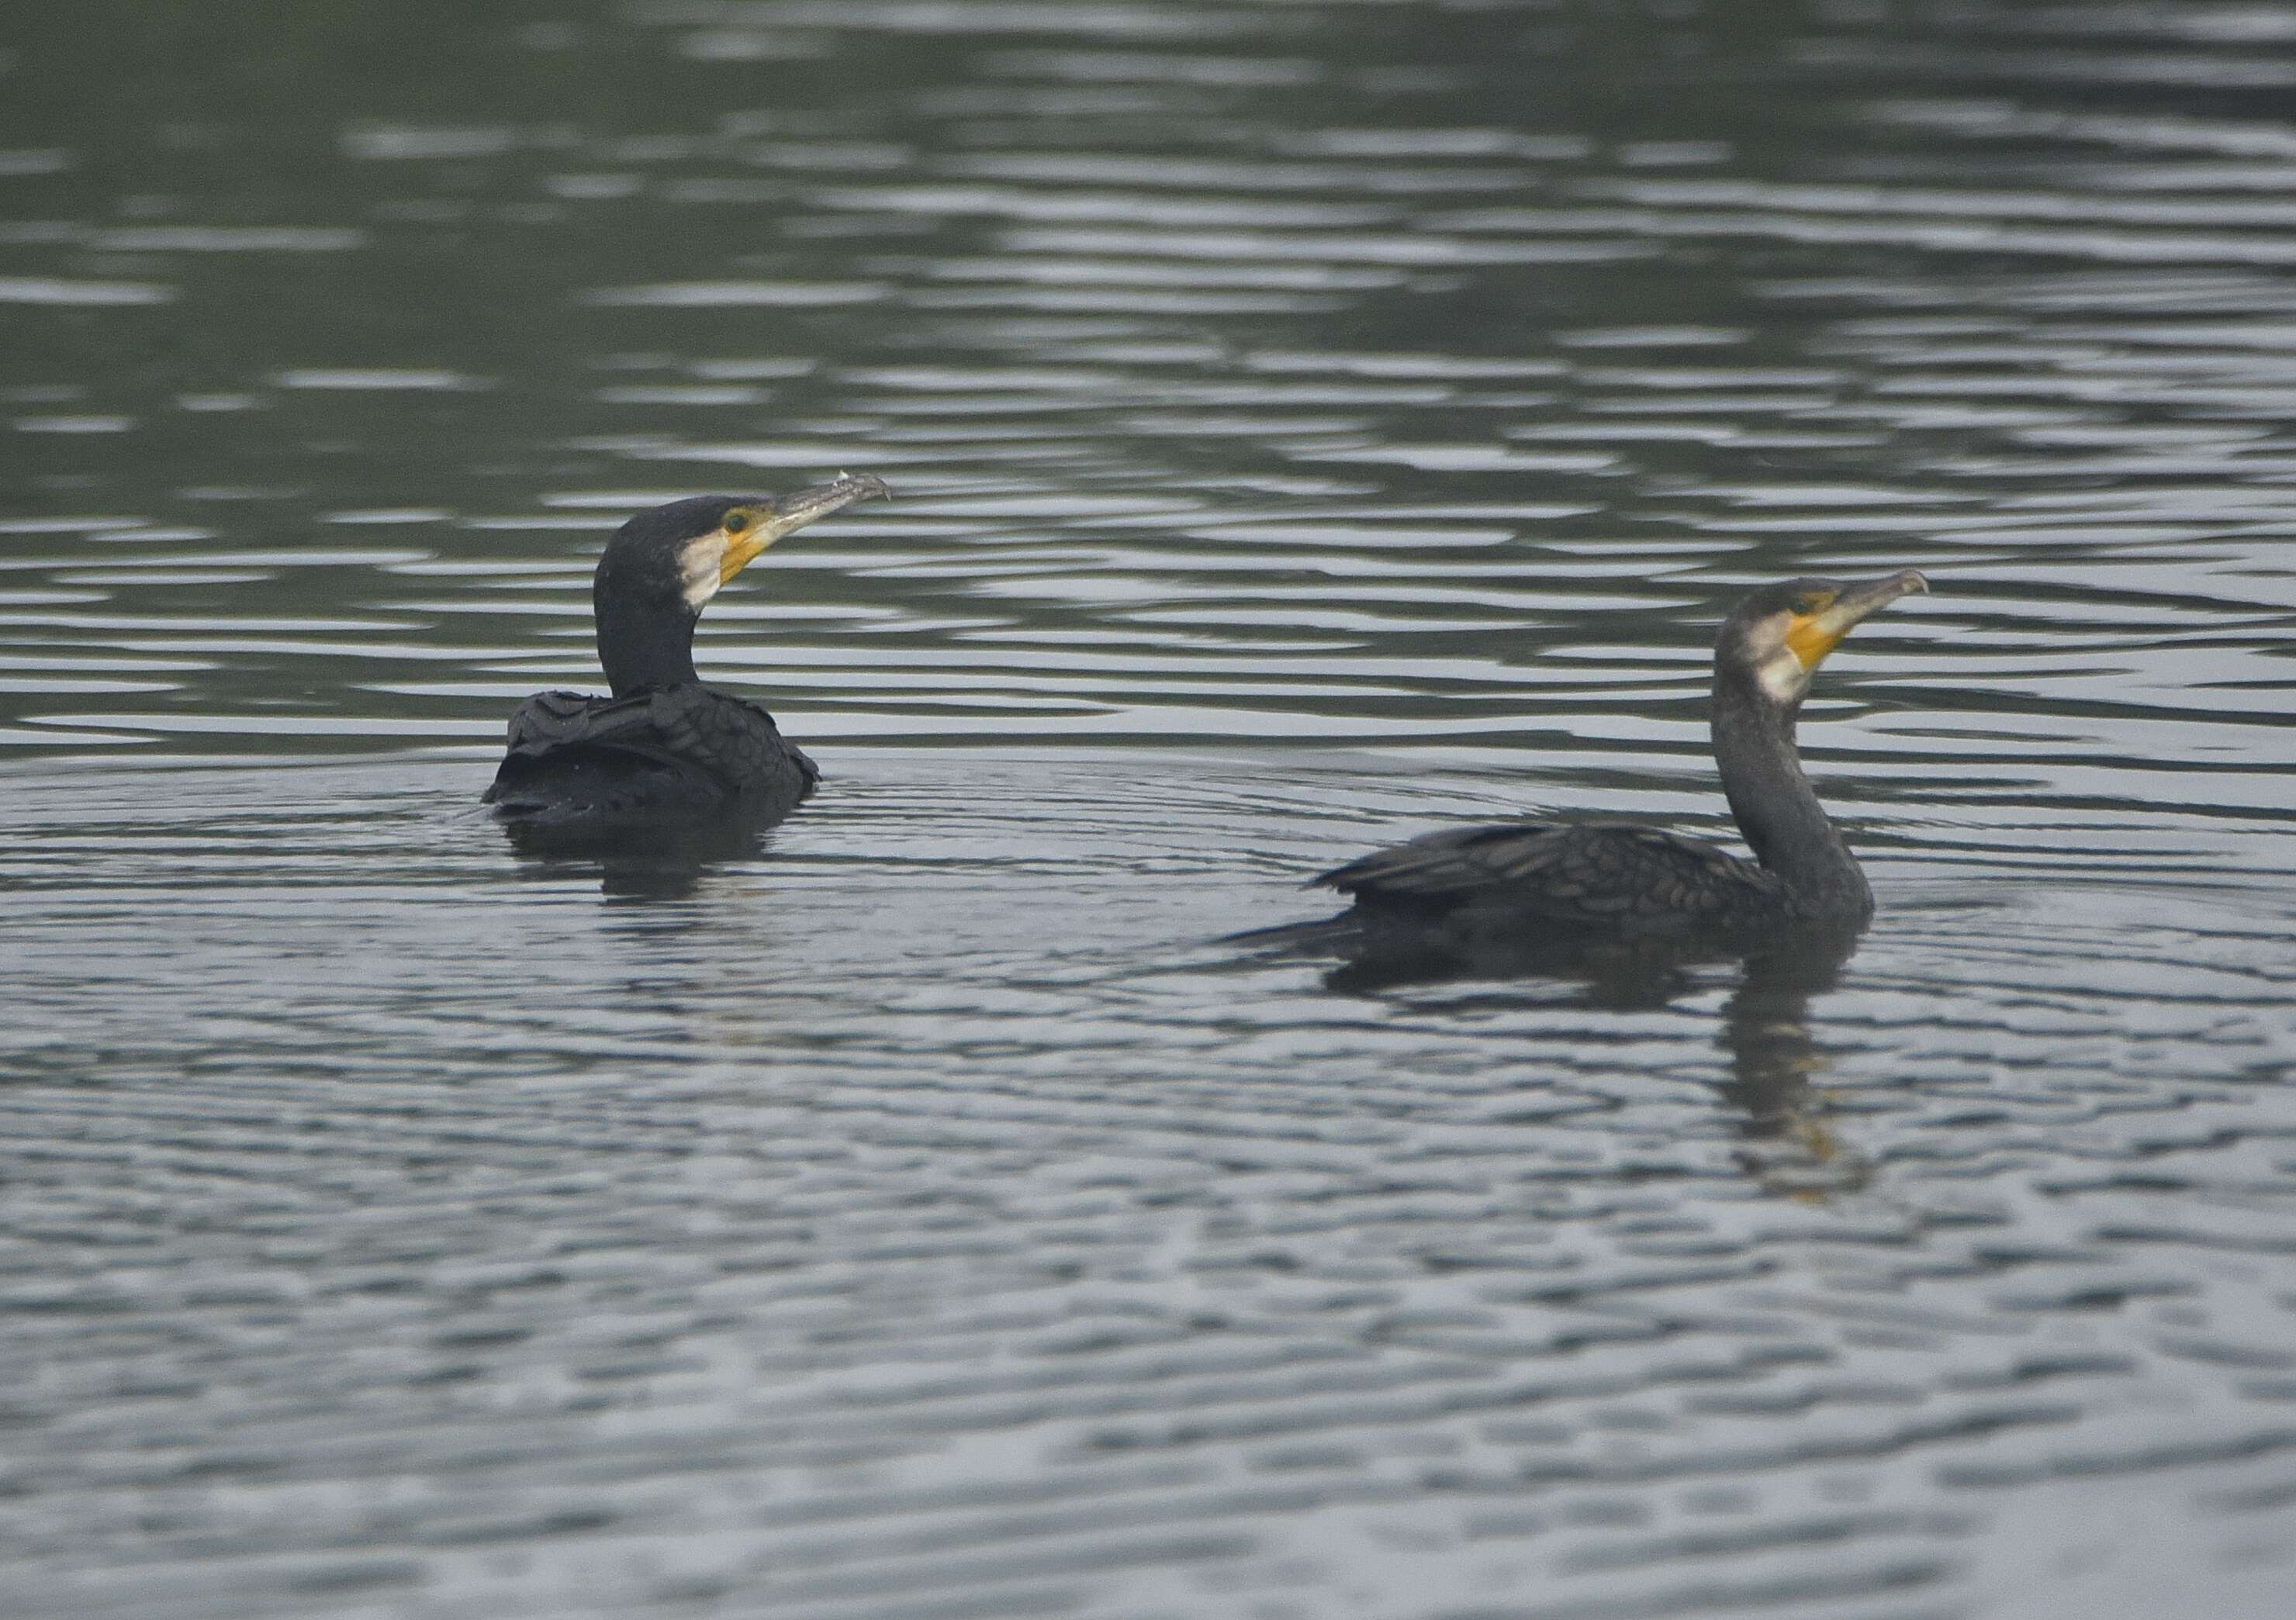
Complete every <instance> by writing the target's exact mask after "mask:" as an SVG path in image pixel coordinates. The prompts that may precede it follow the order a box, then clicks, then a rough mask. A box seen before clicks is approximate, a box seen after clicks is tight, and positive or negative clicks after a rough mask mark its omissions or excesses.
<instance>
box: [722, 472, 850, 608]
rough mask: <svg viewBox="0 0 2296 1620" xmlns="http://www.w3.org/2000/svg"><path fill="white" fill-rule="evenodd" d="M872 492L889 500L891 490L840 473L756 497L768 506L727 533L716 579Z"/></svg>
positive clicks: (725, 577)
mask: <svg viewBox="0 0 2296 1620" xmlns="http://www.w3.org/2000/svg"><path fill="white" fill-rule="evenodd" d="M872 495H875V496H877V497H878V498H879V499H881V500H887V501H890V500H891V499H892V498H893V492H892V491H891V490H890V489H888V488H886V487H885V481H884V479H874V478H871V477H870V476H869V475H868V474H866V473H863V474H860V475H859V476H857V477H850V478H847V477H840V478H838V479H835V480H833V481H832V482H830V483H827V484H816V485H815V486H814V487H812V488H810V489H800V490H799V491H798V492H797V493H796V494H795V495H788V496H785V497H783V499H781V500H778V501H759V502H757V503H756V504H757V505H758V506H760V507H765V508H767V509H768V511H769V514H770V515H768V516H767V517H765V518H762V519H760V520H758V521H757V522H755V523H753V524H751V525H750V527H749V528H748V529H746V530H745V531H743V532H742V534H741V535H739V536H729V537H728V538H727V540H726V550H725V552H724V554H723V555H722V556H721V557H720V558H719V559H718V562H717V583H718V584H720V585H724V584H725V583H726V581H727V580H729V579H731V578H733V577H734V575H736V574H738V573H740V572H741V571H742V569H745V568H747V567H749V566H750V563H751V562H752V561H754V560H756V559H757V556H758V552H762V551H764V550H765V549H766V547H767V546H769V545H771V544H773V543H774V542H775V541H776V540H778V539H780V538H781V537H782V536H783V535H787V534H792V533H794V532H796V531H797V530H799V529H800V528H804V527H805V526H806V525H807V524H808V523H810V522H812V521H813V520H815V519H816V518H825V517H827V516H828V515H829V514H830V513H831V512H833V511H839V510H840V509H841V508H843V507H847V506H850V505H852V504H853V503H854V502H856V501H865V500H867V499H868V498H869V497H870V496H872Z"/></svg>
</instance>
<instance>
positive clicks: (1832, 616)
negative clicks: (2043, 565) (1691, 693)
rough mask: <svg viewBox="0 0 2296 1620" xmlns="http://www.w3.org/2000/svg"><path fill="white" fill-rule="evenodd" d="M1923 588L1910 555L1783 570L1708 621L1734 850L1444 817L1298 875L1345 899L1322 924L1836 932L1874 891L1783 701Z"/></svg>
mask: <svg viewBox="0 0 2296 1620" xmlns="http://www.w3.org/2000/svg"><path fill="white" fill-rule="evenodd" d="M1928 589H1929V582H1928V581H1927V580H1926V579H1924V578H1923V577H1922V576H1921V575H1920V574H1918V573H1915V571H1914V570H1912V569H1906V570H1904V571H1903V572H1900V573H1896V574H1891V575H1890V576H1889V577H1887V578H1883V579H1875V580H1870V581H1866V582H1862V583H1857V584H1844V583H1842V582H1841V581H1839V580H1833V579H1796V580H1791V581H1788V582H1787V583H1785V584H1784V585H1766V586H1764V587H1763V588H1762V589H1760V590H1759V591H1756V592H1754V593H1752V594H1751V595H1750V596H1748V597H1747V598H1745V600H1744V601H1741V602H1739V603H1738V605H1737V606H1736V607H1735V608H1734V609H1733V610H1732V611H1731V613H1730V616H1729V617H1728V618H1726V619H1724V620H1723V622H1722V631H1721V634H1720V636H1719V637H1718V640H1717V642H1716V644H1715V649H1714V697H1713V711H1712V724H1713V733H1714V757H1715V762H1716V764H1717V765H1719V766H1720V768H1721V775H1722V791H1723V793H1724V794H1725V795H1726V797H1727V798H1728V799H1729V801H1730V810H1731V814H1734V816H1736V817H1737V820H1738V828H1739V830H1740V831H1741V832H1743V833H1744V834H1745V838H1746V842H1747V843H1748V844H1749V845H1751V847H1752V848H1753V851H1754V858H1753V859H1752V860H1751V861H1749V860H1745V859H1743V858H1742V857H1740V856H1738V855H1731V854H1730V853H1728V852H1727V851H1726V850H1724V849H1721V848H1719V847H1716V846H1715V845H1712V844H1710V843H1707V842H1705V841H1704V840H1702V839H1689V838H1683V837H1680V836H1678V835H1677V834H1675V833H1671V832H1662V831H1660V830H1658V829H1656V828H1652V827H1636V826H1621V825H1616V824H1609V825H1606V824H1602V823H1571V822H1537V821H1530V822H1509V823H1506V824H1505V825H1501V826H1494V827H1462V828H1454V829H1447V830H1444V831H1441V832H1431V833H1428V834H1426V835H1425V836H1424V837H1421V838H1416V839H1412V840H1410V841H1409V842H1408V843H1404V844H1398V845H1395V846H1394V847H1391V848H1387V849H1382V850H1378V851H1376V852H1374V854H1371V855H1365V856H1364V857H1363V858H1362V859H1360V860H1356V861H1350V862H1349V863H1348V864H1346V865H1345V866H1341V867H1340V868H1338V869H1336V870H1335V871H1328V872H1325V873H1324V875H1323V876H1322V877H1320V878H1317V879H1316V880H1315V881H1316V883H1319V884H1321V885H1324V886H1325V887H1327V888H1335V889H1338V890H1339V891H1340V892H1341V893H1342V894H1344V895H1348V896H1352V897H1353V899H1354V901H1355V906H1354V908H1353V910H1352V911H1350V912H1347V913H1345V914H1344V915H1343V916H1342V917H1341V918H1338V919H1334V920H1333V924H1334V925H1335V926H1336V925H1344V926H1345V929H1346V931H1347V932H1348V933H1349V934H1350V935H1351V936H1352V937H1354V938H1355V939H1356V940H1357V941H1358V942H1360V943H1362V944H1365V945H1371V946H1373V947H1374V948H1378V947H1381V946H1385V947H1389V948H1393V947H1395V946H1397V945H1405V944H1406V943H1408V944H1409V945H1412V946H1413V947H1414V948H1432V949H1435V950H1448V951H1455V952H1459V953H1465V954H1471V955H1477V956H1480V955H1483V954H1486V953H1488V949H1489V947H1491V946H1493V945H1502V944H1508V943H1512V944H1515V945H1521V946H1525V947H1533V950H1532V951H1531V952H1530V953H1529V954H1530V956H1531V957H1532V958H1536V957H1538V955H1540V954H1542V953H1545V954H1551V953H1553V952H1554V951H1569V950H1570V949H1572V948H1574V947H1578V946H1587V945H1601V946H1603V947H1606V948H1614V947H1616V946H1617V945H1619V944H1620V942H1622V941H1628V942H1630V941H1633V940H1636V939H1643V940H1647V941H1652V942H1653V943H1655V942H1657V941H1658V940H1659V939H1660V938H1661V937H1666V936H1672V937H1677V938H1687V937H1698V938H1701V939H1705V940H1713V941H1726V942H1735V943H1738V944H1741V945H1749V946H1751V945H1765V944H1768V943H1770V942H1773V941H1774V940H1775V938H1776V937H1777V936H1778V934H1779V932H1780V931H1781V930H1782V929H1784V930H1791V931H1793V932H1796V933H1799V934H1802V935H1813V934H1816V933H1818V932H1821V931H1825V932H1834V933H1839V932H1841V931H1842V930H1849V932H1850V933H1851V934H1852V936H1853V937H1854V932H1855V930H1856V929H1859V928H1862V927H1863V926H1864V924H1865V923H1866V920H1868V919H1870V918H1871V917H1872V915H1873V912H1874V891H1873V890H1872V889H1871V888H1868V887H1867V885H1866V874H1865V873H1864V872H1863V871H1860V870H1859V868H1858V865H1857V857H1856V856H1854V855H1851V854H1850V853H1849V846H1848V845H1847V844H1845V843H1843V842H1842V839H1841V833H1840V832H1839V831H1838V830H1835V828H1834V825H1833V822H1832V821H1830V820H1828V819H1827V817H1826V814H1825V809H1824V807H1823V806H1820V805H1819V804H1818V802H1817V795H1816V793H1815V792H1813V791H1812V790H1811V789H1810V785H1809V779H1808V777H1807V776H1805V775H1803V774H1802V768H1801V758H1800V755H1799V753H1797V752H1796V750H1795V748H1794V717H1795V716H1796V715H1797V714H1798V713H1799V712H1800V708H1801V701H1802V698H1803V696H1804V694H1806V693H1807V692H1808V690H1809V681H1810V675H1811V674H1812V673H1813V672H1814V671H1815V670H1816V668H1817V667H1818V665H1819V664H1820V663H1821V662H1822V661H1824V659H1825V655H1826V654H1827V653H1829V652H1831V651H1833V649H1834V646H1835V645H1836V644H1837V643H1838V642H1840V641H1841V638H1842V637H1843V636H1844V635H1846V634H1849V631H1850V629H1851V627H1852V626H1856V625H1857V623H1858V622H1859V621H1860V620H1862V619H1864V618H1866V617H1868V616H1869V615H1871V614H1873V613H1874V612H1876V611H1878V610H1881V609H1882V608H1884V607H1887V606H1888V605H1889V604H1890V602H1893V601H1897V599H1898V597H1900V596H1903V595H1905V594H1906V593H1907V592H1910V591H1926V590H1928ZM1309 926H1310V927H1311V928H1312V927H1315V926H1316V925H1309ZM1271 932H1275V930H1271ZM1331 938H1332V937H1330V936H1326V939H1327V940H1330V939H1331Z"/></svg>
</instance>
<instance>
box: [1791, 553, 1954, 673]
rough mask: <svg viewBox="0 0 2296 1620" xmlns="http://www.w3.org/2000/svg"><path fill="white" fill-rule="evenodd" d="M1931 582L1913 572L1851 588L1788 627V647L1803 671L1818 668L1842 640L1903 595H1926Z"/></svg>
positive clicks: (1798, 618) (1870, 581) (1914, 570)
mask: <svg viewBox="0 0 2296 1620" xmlns="http://www.w3.org/2000/svg"><path fill="white" fill-rule="evenodd" d="M1929 588H1930V582H1929V581H1928V579H1926V578H1925V577H1923V576H1922V574H1921V573H1920V572H1919V571H1918V570H1916V569H1899V570H1898V572H1896V573H1894V574H1891V575H1889V576H1888V577H1884V578H1881V579H1869V580H1867V581H1866V582H1865V583H1864V584H1863V585H1851V586H1850V587H1849V589H1848V590H1845V591H1844V592H1842V593H1841V595H1839V596H1837V597H1835V598H1834V599H1833V601H1830V602H1828V603H1826V604H1825V606H1824V607H1823V608H1820V609H1819V610H1817V611H1816V612H1815V613H1803V614H1798V615H1796V616H1795V618H1794V620H1793V622H1792V624H1791V625H1789V626H1787V627H1786V645H1787V646H1789V647H1791V648H1792V649H1793V655H1794V657H1795V658H1797V659H1800V661H1801V667H1803V668H1804V669H1815V668H1816V667H1818V665H1819V664H1821V663H1823V662H1824V661H1825V655H1826V654H1827V653H1829V652H1831V651H1833V650H1834V648H1835V647H1837V646H1839V645H1840V644H1841V638H1842V637H1843V636H1845V635H1847V634H1849V633H1850V631H1852V630H1854V629H1855V628H1857V626H1858V625H1860V624H1862V623H1864V622H1865V621H1866V619H1868V618H1872V617H1873V616H1874V614H1876V613H1879V612H1880V611H1881V610H1882V609H1884V608H1886V607H1888V606H1889V605H1890V603H1891V602H1893V601H1897V600H1898V598H1899V597H1900V596H1905V595H1908V594H1911V593H1914V592H1916V591H1920V592H1926V591H1927V590H1928V589H1929Z"/></svg>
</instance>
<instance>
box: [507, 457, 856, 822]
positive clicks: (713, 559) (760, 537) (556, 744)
mask: <svg viewBox="0 0 2296 1620" xmlns="http://www.w3.org/2000/svg"><path fill="white" fill-rule="evenodd" d="M870 495H880V496H882V495H890V491H889V490H887V489H886V487H885V486H884V485H883V484H882V483H881V482H880V481H879V480H878V479H873V478H865V477H864V478H840V479H837V480H836V481H835V482H833V483H829V484H823V485H819V486H816V487H814V488H811V489H805V490H800V491H799V492H798V493H797V494H796V495H790V496H788V497H786V498H784V499H782V500H779V501H775V500H773V499H770V498H767V497H765V496H751V497H744V498H738V499H737V498H734V497H732V496H726V495H700V496H696V497H694V498H693V499H692V500H686V501H673V502H671V503H669V504H668V505H667V506H657V507H654V508H653V509H652V510H651V511H642V512H640V513H638V514H637V515H636V516H635V517H634V518H632V519H631V520H629V521H628V522H627V523H625V524H623V525H622V527H621V528H620V529H619V531H618V532H617V533H616V534H615V536H614V537H613V539H612V540H611V541H610V542H608V543H607V545H606V551H605V554H604V555H603V557H601V558H599V560H598V571H597V574H596V576H595V577H594V580H593V582H592V586H591V603H592V610H593V612H594V615H595V617H596V620H597V630H598V661H599V663H600V664H601V665H603V667H604V668H605V672H606V680H607V683H608V684H609V685H610V686H611V688H612V696H611V697H605V698H598V697H589V696H585V695H584V694H582V693H579V692H570V691H545V692H541V693H538V694H537V695H536V696H534V697H532V698H529V699H528V700H526V701H525V702H524V703H522V704H521V705H520V706H519V708H518V711H517V712H516V713H515V714H513V715H512V716H511V721H510V749H509V752H508V753H507V754H505V755H504V757H503V762H502V765H501V767H500V768H499V769H498V770H496V773H495V780H494V784H493V785H492V786H491V787H489V788H488V790H486V794H485V799H484V802H486V803H488V804H489V805H492V806H494V807H495V812H496V814H497V815H498V816H499V817H500V818H501V819H502V820H503V822H504V823H505V824H507V825H508V826H509V827H510V828H511V829H512V831H513V832H520V833H525V834H529V835H531V836H534V837H537V838H540V839H549V840H551V841H554V842H571V841H576V840H579V839H588V838H611V837H617V836H619V835H623V834H627V833H635V832H646V831H651V830H657V829H660V828H664V827H669V828H676V827H680V826H683V827H686V828H692V827H694V826H696V825H708V824H710V823H714V822H722V821H726V820H728V819H739V820H740V821H742V822H746V823H747V824H749V825H750V826H753V827H756V826H764V825H767V824H770V823H771V822H775V821H777V820H779V819H780V818H781V817H783V816H784V815H787V814H789V813H790V811H791V810H793V809H795V808H796V807H797V806H798V804H799V802H800V801H802V800H803V799H804V798H805V797H806V796H807V795H808V794H809V793H810V792H812V791H813V786H814V783H815V782H816V781H817V780H818V779H819V777H820V774H821V773H820V772H819V770H818V769H816V766H815V765H814V763H813V761H812V760H810V759H808V758H807V757H805V755H804V754H803V753H802V752H801V751H799V749H797V748H795V747H794V746H792V745H791V743H790V742H788V741H787V740H784V739H783V736H782V734H781V730H780V728H779V727H778V726H776V725H775V724H774V717H773V716H771V715H769V714H767V712H766V711H765V710H764V709H763V708H760V707H758V705H757V704H755V703H752V702H750V700H748V699H746V698H738V697H735V696H734V695H733V694H732V693H730V692H722V691H714V690H712V689H711V688H709V687H707V686H704V685H703V684H701V677H700V676H699V675H696V674H695V673H694V668H693V629H694V626H695V625H696V624H697V623H698V622H700V619H701V610H702V608H703V607H704V606H705V605H706V604H707V603H708V602H709V599H710V598H711V597H712V596H714V595H716V594H717V591H718V588H719V587H720V586H722V585H725V584H726V582H727V581H729V580H731V579H732V578H733V577H734V575H736V574H738V573H740V572H741V571H742V569H744V568H745V567H747V566H748V565H749V563H750V561H751V560H753V559H755V558H756V557H757V556H758V553H759V552H763V551H764V550H765V549H766V548H767V546H769V545H771V544H773V543H774V542H775V541H776V540H778V539H780V538H781V537H782V536H784V535H787V534H789V533H791V531H793V530H795V529H798V528H802V527H803V526H805V525H806V524H808V523H810V522H812V521H814V520H816V519H817V518H823V517H826V516H827V515H828V514H829V513H831V512H833V511H838V510H839V509H840V508H842V507H845V506H849V505H851V504H852V503H854V502H856V501H858V500H863V499H865V498H866V497H868V496H870Z"/></svg>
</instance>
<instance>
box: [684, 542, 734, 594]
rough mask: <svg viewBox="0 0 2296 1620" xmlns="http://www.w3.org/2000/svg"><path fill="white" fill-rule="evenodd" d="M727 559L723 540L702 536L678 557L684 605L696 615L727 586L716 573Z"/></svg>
mask: <svg viewBox="0 0 2296 1620" xmlns="http://www.w3.org/2000/svg"><path fill="white" fill-rule="evenodd" d="M725 558H726V536H723V535H704V536H701V538H700V539H699V540H695V541H691V542H689V543H688V544H687V545H686V547H685V551H683V552H679V553H678V558H677V573H678V579H679V581H680V585H681V593H682V594H683V595H684V596H685V605H686V606H687V607H689V608H691V609H693V610H694V611H695V612H696V613H699V612H701V608H702V604H703V603H705V602H707V601H709V599H710V598H711V597H713V596H715V595H717V587H718V586H719V585H723V584H725V583H726V581H725V579H724V577H722V576H721V575H720V573H719V569H720V567H721V565H722V564H723V563H724V561H725Z"/></svg>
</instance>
